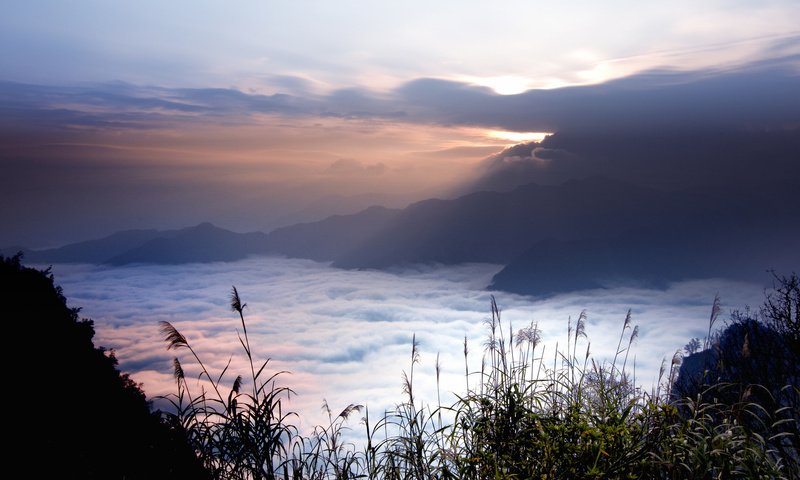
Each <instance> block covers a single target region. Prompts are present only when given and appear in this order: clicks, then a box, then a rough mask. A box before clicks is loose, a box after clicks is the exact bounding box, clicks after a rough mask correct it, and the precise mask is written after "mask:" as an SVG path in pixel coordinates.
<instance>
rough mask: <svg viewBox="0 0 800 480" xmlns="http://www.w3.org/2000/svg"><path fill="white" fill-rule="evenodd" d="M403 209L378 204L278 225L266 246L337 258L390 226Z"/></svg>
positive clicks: (292, 254) (322, 258)
mask: <svg viewBox="0 0 800 480" xmlns="http://www.w3.org/2000/svg"><path fill="white" fill-rule="evenodd" d="M400 213H401V211H400V210H395V209H389V208H384V207H378V206H374V207H369V208H367V209H366V210H363V211H361V212H359V213H355V214H352V215H334V216H332V217H328V218H326V219H324V220H320V221H318V222H310V223H300V224H297V225H292V226H289V227H283V228H278V229H276V230H273V231H272V232H270V233H269V235H268V238H267V241H266V248H267V250H268V251H269V252H271V253H280V254H282V255H286V256H288V257H299V258H309V259H311V260H317V261H329V260H334V259H337V258H340V257H342V256H343V255H347V254H348V253H350V252H351V251H352V250H353V249H355V248H360V246H361V245H363V244H365V243H367V242H368V241H369V239H371V238H373V237H375V236H378V235H380V234H381V233H382V232H383V231H384V230H386V229H387V228H390V226H391V225H392V224H393V223H394V222H395V221H396V220H397V217H398V215H399V214H400Z"/></svg>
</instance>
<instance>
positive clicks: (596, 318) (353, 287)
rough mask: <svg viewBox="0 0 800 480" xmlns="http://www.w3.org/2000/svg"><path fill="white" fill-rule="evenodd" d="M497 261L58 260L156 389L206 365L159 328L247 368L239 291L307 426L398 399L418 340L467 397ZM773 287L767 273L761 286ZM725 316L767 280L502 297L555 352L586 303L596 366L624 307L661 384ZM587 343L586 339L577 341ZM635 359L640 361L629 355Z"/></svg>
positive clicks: (425, 361)
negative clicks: (106, 263)
mask: <svg viewBox="0 0 800 480" xmlns="http://www.w3.org/2000/svg"><path fill="white" fill-rule="evenodd" d="M499 268H500V267H499V266H497V265H460V266H453V267H431V266H414V267H411V268H407V269H404V270H397V271H394V272H376V271H344V270H337V269H333V268H330V267H328V266H327V265H326V264H321V263H315V262H311V261H307V260H290V259H283V258H276V257H253V258H250V259H247V260H243V261H240V262H232V263H213V264H190V265H183V266H166V267H158V266H129V267H121V268H106V267H99V266H88V265H55V266H54V268H53V271H54V274H55V277H56V282H57V283H59V284H60V285H62V287H63V288H64V293H65V295H66V296H67V298H68V299H69V303H70V305H71V306H80V307H82V308H83V309H82V311H81V314H82V315H84V316H86V317H90V318H92V319H94V321H95V328H96V331H97V336H96V342H97V343H98V344H100V345H103V346H105V347H109V348H114V349H115V351H116V354H117V357H118V358H119V360H120V365H121V367H122V368H123V369H124V370H127V371H130V372H131V373H132V375H133V378H134V380H136V381H139V382H144V390H145V392H147V394H148V395H150V396H151V397H152V396H155V395H159V394H165V393H170V392H172V391H174V388H173V380H172V378H171V376H170V373H171V370H170V369H171V358H172V356H173V355H174V354H176V353H177V354H178V355H179V356H180V357H181V360H182V362H183V364H184V368H185V370H186V371H187V377H188V378H197V377H198V375H199V373H200V372H199V370H198V368H197V366H196V365H194V363H193V362H192V361H191V359H190V358H189V357H186V356H183V353H184V352H173V351H169V352H168V351H167V350H166V348H165V343H164V342H163V339H162V338H161V335H160V333H159V331H158V321H162V320H164V321H169V322H171V323H173V324H174V325H175V326H176V327H177V328H178V329H179V330H180V331H181V332H182V333H183V334H184V335H185V336H186V337H187V338H188V339H189V341H190V342H191V343H192V345H193V347H194V348H195V349H196V350H197V351H198V353H199V355H200V356H201V357H202V358H203V360H204V361H205V362H206V364H207V366H209V367H210V369H211V371H212V372H219V371H221V370H222V368H224V366H225V365H226V363H227V362H228V360H229V359H230V358H231V355H234V356H233V359H232V364H231V369H230V378H229V379H228V381H232V379H233V377H234V376H235V375H238V374H242V375H243V376H244V377H245V378H246V377H247V375H246V372H247V371H248V369H247V367H246V364H245V363H244V358H243V355H240V354H239V353H240V351H241V346H240V345H239V342H238V339H237V337H236V330H237V329H239V328H240V326H239V320H238V318H237V317H236V315H235V313H234V312H232V311H231V309H230V307H229V305H228V301H229V292H230V288H231V285H236V286H237V288H238V290H239V293H240V295H241V296H242V299H243V301H245V302H247V304H248V307H247V308H246V310H245V315H246V319H247V321H248V334H249V335H250V336H251V337H250V339H251V344H252V345H253V350H254V352H255V354H256V356H257V357H258V358H262V359H263V358H267V357H268V358H271V362H270V368H271V369H272V370H271V371H279V370H287V371H290V372H292V373H291V374H290V375H285V376H283V377H282V378H281V379H280V381H279V383H281V384H283V385H285V386H290V387H292V388H293V389H295V390H296V391H297V393H298V396H297V397H293V399H292V402H291V407H292V408H293V409H295V410H297V411H299V412H300V414H301V419H302V420H303V421H304V422H305V423H304V424H303V427H304V428H305V429H306V431H309V430H310V427H312V426H313V424H314V423H315V422H322V421H323V420H324V418H323V417H322V414H321V412H320V409H319V406H320V405H321V403H322V400H323V399H327V401H328V403H329V404H330V405H331V406H332V407H333V408H343V407H344V406H346V405H348V404H350V403H361V404H367V405H368V406H369V407H370V409H371V410H372V412H373V413H379V412H382V411H383V410H384V409H385V408H390V407H392V406H394V404H395V403H396V402H399V401H400V400H401V396H402V394H401V373H402V371H403V370H404V369H406V370H407V369H408V368H409V365H410V363H409V362H410V355H411V338H412V336H413V335H416V338H417V340H418V341H419V342H420V344H421V346H420V351H421V363H420V365H419V366H418V367H417V368H418V370H417V372H419V373H416V372H415V380H417V381H419V382H420V383H419V385H418V391H419V395H420V398H422V399H424V401H426V402H430V403H434V402H435V399H436V385H435V383H436V382H435V372H434V368H435V358H436V355H437V353H440V355H441V361H442V365H443V374H442V393H443V401H444V402H450V401H452V400H454V397H453V395H452V393H451V392H458V393H461V392H463V389H464V381H465V379H464V376H463V372H464V357H463V341H464V337H465V336H466V337H467V339H468V345H469V351H470V353H469V357H468V362H469V368H470V370H471V371H477V369H479V368H480V362H481V356H482V354H483V342H484V338H485V335H486V327H485V324H484V320H485V319H486V318H488V317H489V302H490V294H489V292H486V291H485V290H484V287H485V286H486V285H487V284H488V283H489V281H490V279H491V276H492V275H493V274H494V273H495V272H496V271H497V270H499ZM765 280H767V279H765ZM717 292H719V293H720V294H721V295H722V299H723V304H724V308H725V309H728V308H741V307H743V306H744V305H747V304H749V305H752V306H756V305H758V304H760V302H761V299H762V295H763V293H762V290H761V287H760V286H759V285H753V284H746V283H737V282H730V281H722V280H711V281H692V282H682V283H677V284H674V285H671V286H670V287H669V288H667V289H665V290H644V289H635V288H618V289H614V290H598V291H586V292H579V293H575V294H569V295H560V296H556V297H553V298H550V299H547V300H538V299H533V298H528V297H521V296H517V295H511V294H505V293H496V296H497V302H498V304H499V306H500V307H501V309H502V320H503V322H504V325H505V328H509V326H510V325H513V328H514V329H515V330H518V329H519V328H522V327H524V326H526V325H529V324H530V323H531V322H536V323H538V325H539V328H540V329H541V330H542V332H543V341H544V343H545V345H546V347H545V348H546V352H549V353H547V355H551V354H553V353H554V349H555V347H556V343H557V342H560V343H559V344H560V345H563V344H564V341H565V339H566V329H567V321H568V318H569V317H572V318H573V319H574V318H576V317H577V315H578V314H579V313H580V312H581V311H582V310H584V309H586V310H587V312H588V315H589V323H588V326H587V333H588V334H589V339H590V340H591V350H592V353H593V354H594V355H595V357H596V358H597V359H598V360H602V359H610V358H611V357H613V352H614V349H615V348H616V345H617V339H618V336H619V334H620V330H621V327H622V321H623V319H624V318H625V314H626V312H627V310H628V309H629V308H630V309H632V312H633V313H632V314H633V322H634V323H635V324H638V325H639V326H640V337H639V340H638V341H637V342H636V344H635V346H634V352H633V353H632V355H635V357H636V372H637V378H638V379H639V381H640V382H642V383H643V384H645V385H647V384H649V383H651V382H654V381H655V379H656V376H657V374H658V369H659V367H660V364H661V360H662V358H663V357H667V358H671V357H672V355H673V353H674V352H675V350H676V349H679V348H682V346H683V345H684V344H685V343H686V342H687V341H688V339H689V338H691V337H696V336H699V337H702V336H703V335H704V334H705V332H706V330H707V319H708V315H709V313H710V309H711V303H712V301H713V299H714V296H715V294H716V293H717ZM579 348H586V344H585V343H583V344H579ZM632 358H633V357H632Z"/></svg>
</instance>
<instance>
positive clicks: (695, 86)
mask: <svg viewBox="0 0 800 480" xmlns="http://www.w3.org/2000/svg"><path fill="white" fill-rule="evenodd" d="M1 8H2V15H0V44H2V45H4V48H2V49H0V165H2V169H3V175H2V178H0V200H2V202H1V203H0V222H2V224H3V225H4V228H3V229H2V232H0V245H4V246H8V245H24V246H28V247H47V246H56V245H60V244H64V243H66V242H69V241H77V240H83V239H86V238H92V237H98V236H102V235H107V234H110V233H112V232H114V231H117V230H120V229H125V228H176V227H183V226H187V225H193V224H197V223H200V222H203V221H212V222H214V223H215V224H218V225H220V226H223V227H226V228H230V229H234V230H237V231H249V230H269V229H271V228H274V227H276V226H280V225H285V224H290V223H294V222H296V221H301V220H310V219H316V218H321V217H323V216H325V215H328V214H332V213H348V212H352V211H356V210H358V209H359V208H363V207H366V206H369V205H371V204H383V205H387V206H393V207H401V206H404V205H406V204H408V203H409V202H413V201H417V200H421V199H424V198H428V197H448V196H453V195H457V194H460V193H464V192H465V191H468V190H469V186H470V185H483V184H482V183H481V181H480V180H481V177H482V175H485V173H486V171H487V169H489V170H491V168H492V165H494V164H496V159H497V158H501V159H505V158H512V157H513V158H516V157H518V156H516V155H505V154H503V152H504V151H505V150H504V149H506V148H511V147H513V145H515V144H517V143H520V142H525V141H530V140H532V139H540V138H542V136H543V135H544V134H553V133H554V134H555V135H554V136H553V137H550V138H551V139H552V140H551V143H552V145H549V146H548V145H547V143H546V142H547V140H545V144H544V146H545V147H547V148H546V149H545V150H542V151H541V153H542V154H543V155H545V154H546V155H548V156H547V158H548V159H549V160H548V161H541V158H543V157H536V156H535V155H527V156H526V155H522V156H521V157H520V158H522V159H523V160H525V159H527V160H531V159H535V157H536V158H538V161H533V162H528V163H532V164H533V166H534V167H535V168H533V170H531V171H529V172H528V173H527V174H526V175H525V176H524V178H529V179H530V180H533V181H541V182H547V181H562V180H564V179H566V178H572V177H581V176H585V175H588V174H602V175H608V176H618V177H625V178H626V179H628V180H631V181H634V182H639V183H650V184H655V183H659V182H660V183H661V184H663V185H662V186H665V187H667V188H678V187H681V186H685V185H688V184H691V183H694V184H697V183H701V182H702V181H705V180H704V179H707V178H716V176H717V175H716V174H717V173H719V172H722V173H724V175H723V177H724V178H722V180H724V181H726V182H733V183H741V182H745V181H752V180H753V174H755V180H758V181H761V182H762V183H768V182H771V181H774V180H775V178H776V177H777V178H782V179H786V178H788V179H790V180H791V179H795V180H796V179H797V178H800V172H798V166H797V162H796V161H794V159H795V157H796V155H793V154H792V153H791V152H796V151H797V150H796V147H797V137H798V133H797V129H798V125H800V87H798V85H800V29H798V27H797V25H800V4H798V3H797V2H796V1H792V0H786V1H759V2H751V1H734V2H731V1H724V2H723V1H708V2H702V3H699V2H688V1H674V2H660V3H657V4H645V3H642V2H628V1H615V2H605V3H603V4H602V5H601V4H598V3H597V2H535V1H519V2H516V1H504V2H493V3H489V2H469V1H457V2H456V1H442V2H433V3H432V2H424V3H423V2H417V1H406V2H367V1H337V2H327V1H302V2H277V1H240V2H214V1H203V2H196V1H192V2H189V1H173V2H154V1H141V2H105V1H75V2H60V1H47V0H44V1H37V2H27V1H16V0H11V1H6V2H4V3H3V6H2V7H1ZM743 134H746V135H744V136H743ZM747 135H749V136H747ZM637 138H638V139H641V138H649V139H652V140H653V141H652V143H650V145H657V147H651V148H650V150H649V151H644V152H643V151H642V150H641V148H639V149H637V148H638V147H636V145H635V142H634V141H633V139H637ZM743 138H744V140H742V139H743ZM737 142H739V143H737ZM742 142H744V143H742ZM676 144H681V145H683V146H684V148H683V149H682V150H681V149H678V150H675V145H676ZM603 145H605V147H606V148H608V149H610V150H611V154H610V155H608V154H606V155H605V156H604V157H603V160H602V162H601V161H598V160H597V158H596V157H595V156H593V153H592V152H596V151H598V149H599V148H600V147H601V146H603ZM533 147H535V146H533ZM533 147H531V148H529V149H528V152H531V151H532V149H533ZM667 147H668V148H667ZM670 148H672V150H670ZM719 149H722V150H719ZM726 149H727V150H726ZM652 151H658V152H660V153H661V154H660V155H659V156H656V158H653V159H651V158H650V153H652ZM687 151H689V152H694V154H686V152H687ZM710 152H716V154H714V155H711V154H709V153H710ZM752 152H756V154H757V155H758V158H756V159H754V157H753V155H752V154H751V153H752ZM764 152H766V154H765V153H764ZM606 153H608V152H606ZM498 155H500V157H498ZM693 155H694V156H693ZM579 157H580V158H579ZM575 158H579V160H580V161H571V160H570V159H575ZM609 158H610V160H609ZM564 159H567V160H564ZM698 159H699V160H698ZM725 159H732V160H728V161H725ZM764 159H766V161H767V164H766V167H765V166H764V165H762V164H761V161H762V160H764ZM506 163H508V162H506Z"/></svg>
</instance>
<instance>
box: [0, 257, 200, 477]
mask: <svg viewBox="0 0 800 480" xmlns="http://www.w3.org/2000/svg"><path fill="white" fill-rule="evenodd" d="M78 312H79V310H78V309H76V308H69V307H67V304H66V299H65V298H64V296H63V295H62V293H61V289H60V288H59V287H56V286H55V285H54V283H53V277H52V275H50V274H49V272H48V271H39V270H35V269H32V268H26V267H24V266H22V265H21V264H20V259H19V257H12V258H4V257H2V256H0V314H2V318H3V320H4V334H5V335H6V338H8V339H11V341H9V342H7V344H6V348H4V349H3V355H4V357H5V358H4V360H5V364H6V365H16V366H17V367H18V368H11V369H9V372H8V376H7V378H6V382H7V385H8V386H10V387H11V389H10V390H7V392H8V394H7V396H6V399H7V401H8V402H7V406H8V408H9V409H13V413H12V414H10V415H8V416H7V418H6V421H5V422H4V434H5V435H6V437H7V438H9V439H12V441H11V442H9V445H10V448H9V450H7V453H6V454H7V458H9V459H21V458H31V455H32V454H34V452H39V453H43V454H44V455H45V456H44V457H42V458H39V459H38V461H34V462H28V463H26V466H25V469H26V470H27V474H26V475H23V476H33V477H40V478H87V479H94V478H97V479H101V478H102V479H106V478H113V479H123V478H130V479H149V478H153V479H155V478H170V479H179V478H192V479H202V478H209V475H208V474H207V473H206V472H205V471H204V470H203V468H202V466H201V465H200V464H199V462H198V461H197V459H196V457H195V456H194V452H193V451H192V450H191V448H190V447H189V445H188V442H187V439H186V436H185V432H184V431H183V430H182V429H180V428H179V427H178V428H175V427H177V426H169V425H167V424H166V423H164V422H163V421H162V420H161V417H160V415H159V414H158V413H157V412H155V413H154V412H151V411H150V407H149V405H148V403H147V401H146V399H145V395H144V393H143V392H142V390H141V389H140V388H139V386H138V385H137V384H136V383H135V382H134V381H133V380H131V379H130V378H129V377H128V376H127V375H125V374H122V373H120V372H119V371H118V370H117V368H116V365H117V361H116V359H115V358H114V355H113V352H111V353H109V352H107V351H106V350H105V349H103V348H102V347H95V346H94V343H93V337H94V328H93V323H92V321H91V320H86V319H83V320H82V319H80V318H79V317H78ZM12 392H14V393H12ZM12 396H13V400H12ZM45 452H46V453H45ZM34 455H35V454H34Z"/></svg>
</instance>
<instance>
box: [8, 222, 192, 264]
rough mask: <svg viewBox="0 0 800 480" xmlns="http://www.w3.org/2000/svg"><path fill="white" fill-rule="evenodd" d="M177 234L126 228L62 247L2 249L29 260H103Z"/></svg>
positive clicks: (34, 261)
mask: <svg viewBox="0 0 800 480" xmlns="http://www.w3.org/2000/svg"><path fill="white" fill-rule="evenodd" d="M176 233H177V232H176V231H175V230H167V231H159V230H125V231H122V232H117V233H114V234H112V235H109V236H107V237H104V238H101V239H98V240H88V241H85V242H78V243H72V244H69V245H65V246H63V247H59V248H50V249H46V250H28V249H25V248H19V247H11V248H4V249H3V251H4V252H5V253H6V254H12V255H13V254H15V253H16V251H22V252H23V253H24V254H25V261H26V262H28V263H47V262H51V263H103V262H105V261H106V260H108V259H109V258H112V257H114V256H117V255H121V254H123V253H124V252H126V251H128V250H130V249H131V248H134V247H137V246H139V245H141V244H143V243H145V242H148V241H150V240H153V239H155V238H162V237H171V236H173V235H175V234H176ZM14 250H16V251H14Z"/></svg>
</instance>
